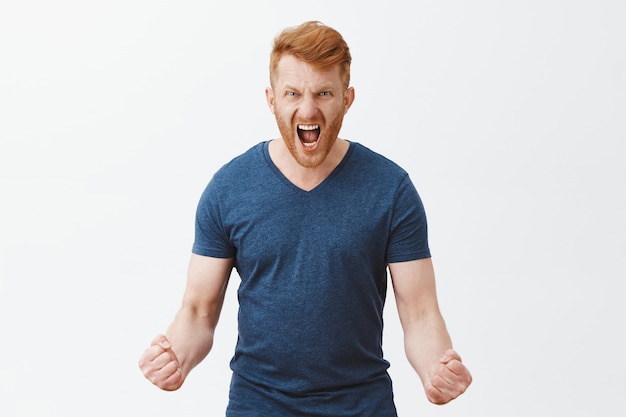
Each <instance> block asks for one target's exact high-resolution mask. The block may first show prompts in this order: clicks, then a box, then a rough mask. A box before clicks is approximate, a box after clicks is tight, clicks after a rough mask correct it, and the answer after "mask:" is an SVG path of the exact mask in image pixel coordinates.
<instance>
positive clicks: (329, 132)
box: [276, 113, 343, 168]
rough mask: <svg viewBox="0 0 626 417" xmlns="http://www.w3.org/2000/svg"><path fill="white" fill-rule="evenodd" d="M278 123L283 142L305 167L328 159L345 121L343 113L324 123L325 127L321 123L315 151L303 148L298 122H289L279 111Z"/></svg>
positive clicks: (319, 163) (311, 166)
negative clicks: (326, 123)
mask: <svg viewBox="0 0 626 417" xmlns="http://www.w3.org/2000/svg"><path fill="white" fill-rule="evenodd" d="M276 123H277V125H278V129H279V131H280V135H281V136H282V139H283V142H284V143H285V145H286V146H287V149H288V150H289V153H290V154H291V156H292V157H293V158H294V159H295V160H296V162H297V163H298V164H299V165H300V166H303V167H304V168H316V167H318V166H320V165H321V164H322V163H323V162H324V161H325V160H326V157H327V156H328V154H329V153H330V151H331V150H332V148H333V146H334V144H335V142H336V141H337V136H338V135H339V131H340V130H341V125H342V123H343V114H341V115H340V116H339V117H337V118H335V119H334V120H332V121H331V123H329V124H328V125H323V129H322V124H319V125H320V136H319V138H318V139H317V141H318V144H317V147H316V149H315V150H314V151H306V150H304V149H302V145H301V144H300V143H298V142H300V138H299V136H298V128H297V125H298V123H293V124H289V123H287V122H286V121H285V120H284V119H283V118H282V117H281V116H280V115H279V114H278V113H277V114H276ZM307 123H311V122H307Z"/></svg>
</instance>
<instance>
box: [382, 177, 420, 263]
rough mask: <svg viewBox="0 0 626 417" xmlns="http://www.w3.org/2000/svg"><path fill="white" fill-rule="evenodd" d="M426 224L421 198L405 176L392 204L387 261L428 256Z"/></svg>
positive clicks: (401, 260) (410, 259) (404, 260)
mask: <svg viewBox="0 0 626 417" xmlns="http://www.w3.org/2000/svg"><path fill="white" fill-rule="evenodd" d="M429 257H430V248H429V246H428V226H427V221H426V212H425V210H424V205H423V204H422V200H421V198H420V196H419V194H418V192H417V190H416V188H415V186H414V185H413V183H412V181H411V180H410V178H409V176H408V175H406V176H405V177H404V179H403V180H402V182H401V183H400V186H399V187H398V190H397V192H396V198H395V202H394V205H393V212H392V219H391V230H390V236H389V244H388V246H387V263H394V262H406V261H413V260H417V259H423V258H429Z"/></svg>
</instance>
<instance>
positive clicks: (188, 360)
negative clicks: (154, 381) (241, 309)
mask: <svg viewBox="0 0 626 417" xmlns="http://www.w3.org/2000/svg"><path fill="white" fill-rule="evenodd" d="M216 324H217V319H216V318H213V317H211V316H209V315H206V314H201V313H199V312H198V311H197V310H196V309H194V308H192V307H187V306H183V307H182V308H181V309H180V310H179V311H178V313H177V314H176V317H175V318H174V321H173V322H172V324H171V325H170V326H169V328H168V329H167V332H166V336H167V338H168V340H169V341H170V343H171V344H172V350H173V351H174V352H175V353H176V356H177V357H178V360H179V362H180V366H181V369H182V371H183V374H184V375H185V376H186V375H188V374H189V372H190V371H191V370H192V369H193V368H194V367H195V366H196V365H198V364H199V363H200V362H201V361H202V360H203V359H204V358H205V357H206V356H207V355H208V354H209V352H210V351H211V347H212V346H213V334H214V332H215V326H216Z"/></svg>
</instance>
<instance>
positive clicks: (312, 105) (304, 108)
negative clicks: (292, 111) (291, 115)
mask: <svg viewBox="0 0 626 417" xmlns="http://www.w3.org/2000/svg"><path fill="white" fill-rule="evenodd" d="M298 113H299V114H300V117H302V118H303V119H313V118H314V117H315V116H316V115H317V103H316V100H315V97H314V96H313V95H312V94H304V95H303V96H302V100H301V101H300V106H299V108H298Z"/></svg>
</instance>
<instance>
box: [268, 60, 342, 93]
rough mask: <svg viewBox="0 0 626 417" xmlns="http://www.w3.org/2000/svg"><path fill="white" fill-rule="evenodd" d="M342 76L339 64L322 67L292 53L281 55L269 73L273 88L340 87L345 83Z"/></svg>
mask: <svg viewBox="0 0 626 417" xmlns="http://www.w3.org/2000/svg"><path fill="white" fill-rule="evenodd" d="M344 78H345V77H342V74H341V68H340V66H339V65H333V66H330V67H329V66H325V67H324V66H321V65H315V64H314V63H308V62H305V61H303V60H301V59H298V58H297V57H295V56H293V55H283V56H282V57H281V58H280V60H279V61H278V62H277V64H276V66H275V68H274V69H273V71H272V73H271V74H270V80H271V83H272V87H273V88H279V87H280V86H283V85H290V86H293V87H297V86H299V85H302V86H305V85H306V86H309V87H313V86H315V87H326V88H329V87H334V88H341V87H344V84H345V80H344ZM346 87H347V86H346Z"/></svg>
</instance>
